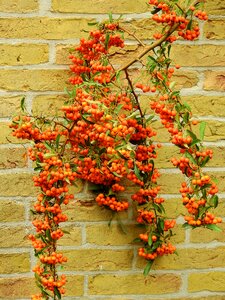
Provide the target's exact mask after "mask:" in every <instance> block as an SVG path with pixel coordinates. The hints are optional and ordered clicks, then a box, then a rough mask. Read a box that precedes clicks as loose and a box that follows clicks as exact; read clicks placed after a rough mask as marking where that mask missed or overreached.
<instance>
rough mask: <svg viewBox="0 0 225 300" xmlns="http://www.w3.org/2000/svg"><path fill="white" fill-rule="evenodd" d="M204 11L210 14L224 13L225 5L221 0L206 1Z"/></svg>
mask: <svg viewBox="0 0 225 300" xmlns="http://www.w3.org/2000/svg"><path fill="white" fill-rule="evenodd" d="M205 11H206V12H207V13H208V14H210V15H220V16H221V15H225V5H224V1H223V0H215V1H207V2H206V3H205Z"/></svg>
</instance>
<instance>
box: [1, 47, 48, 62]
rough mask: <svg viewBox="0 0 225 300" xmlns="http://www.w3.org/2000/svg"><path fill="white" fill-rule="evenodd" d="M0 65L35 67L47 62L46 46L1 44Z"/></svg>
mask: <svg viewBox="0 0 225 300" xmlns="http://www.w3.org/2000/svg"><path fill="white" fill-rule="evenodd" d="M0 53H1V59H0V65H9V66H20V65H37V64H41V63H46V62H48V59H49V53H48V45H46V44H15V45H10V44H3V45H0Z"/></svg>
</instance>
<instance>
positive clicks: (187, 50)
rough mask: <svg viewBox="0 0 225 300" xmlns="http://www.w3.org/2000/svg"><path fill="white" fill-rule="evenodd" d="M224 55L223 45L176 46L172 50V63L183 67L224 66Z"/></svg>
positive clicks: (224, 47)
mask: <svg viewBox="0 0 225 300" xmlns="http://www.w3.org/2000/svg"><path fill="white" fill-rule="evenodd" d="M212 54H213V55H212ZM184 55H185V59H184ZM224 55H225V46H223V45H176V46H174V47H172V48H171V59H172V61H175V62H176V64H179V65H181V66H182V67H183V66H185V67H207V66H210V67H212V66H215V67H216V66H224V65H225V62H224V60H223V59H221V57H224Z"/></svg>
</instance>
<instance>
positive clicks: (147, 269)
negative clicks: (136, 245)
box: [143, 260, 154, 276]
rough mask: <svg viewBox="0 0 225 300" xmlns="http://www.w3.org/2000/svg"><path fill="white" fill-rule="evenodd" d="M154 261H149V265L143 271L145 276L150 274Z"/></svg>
mask: <svg viewBox="0 0 225 300" xmlns="http://www.w3.org/2000/svg"><path fill="white" fill-rule="evenodd" d="M153 262H154V260H150V261H149V262H148V263H147V265H146V266H145V268H144V272H143V274H144V276H147V275H148V274H149V272H150V270H151V267H152V264H153Z"/></svg>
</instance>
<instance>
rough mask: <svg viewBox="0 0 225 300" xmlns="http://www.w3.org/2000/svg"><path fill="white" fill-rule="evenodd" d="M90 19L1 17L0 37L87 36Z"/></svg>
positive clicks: (44, 38)
mask: <svg viewBox="0 0 225 300" xmlns="http://www.w3.org/2000/svg"><path fill="white" fill-rule="evenodd" d="M92 21H93V20H91V19H81V18H64V19H62V18H48V17H41V18H38V17H32V18H14V19H13V18H1V20H0V35H1V38H7V39H10V38H15V39H41V40H61V39H74V38H80V37H81V36H82V37H83V36H87V33H85V32H83V31H82V30H86V31H87V30H89V29H90V27H89V26H88V24H87V23H88V22H92ZM81 31H82V32H81Z"/></svg>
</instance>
